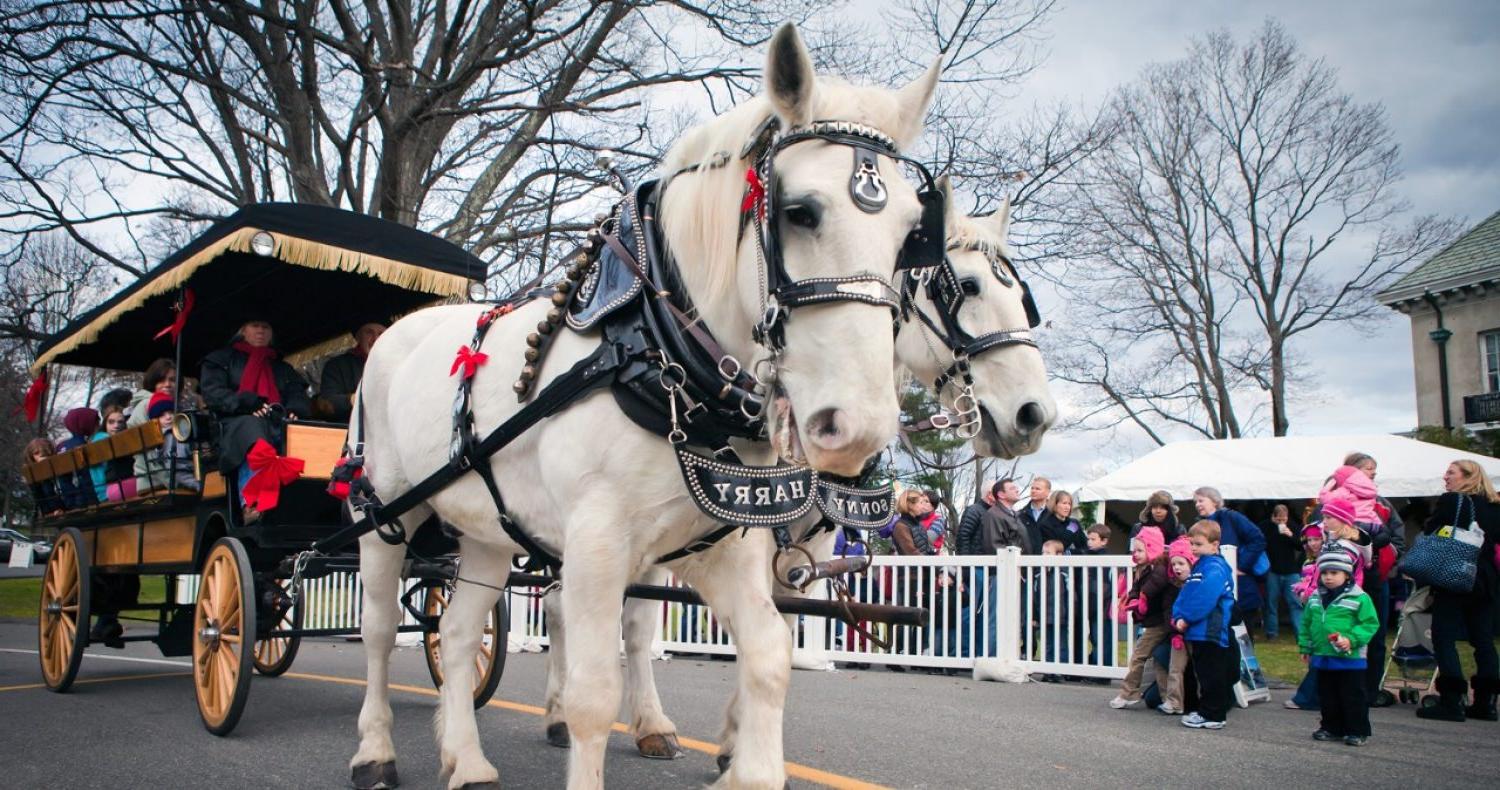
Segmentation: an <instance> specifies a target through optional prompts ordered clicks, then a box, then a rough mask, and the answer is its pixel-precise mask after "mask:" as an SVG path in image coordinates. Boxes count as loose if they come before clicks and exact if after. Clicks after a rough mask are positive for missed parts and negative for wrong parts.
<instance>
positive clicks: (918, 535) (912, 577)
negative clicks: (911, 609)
mask: <svg viewBox="0 0 1500 790" xmlns="http://www.w3.org/2000/svg"><path fill="white" fill-rule="evenodd" d="M896 512H898V513H900V514H901V517H900V518H898V519H896V525H895V527H894V528H893V529H892V530H891V543H892V544H894V545H895V547H896V553H897V554H900V555H902V556H918V557H920V556H926V555H929V554H936V553H937V552H936V551H934V550H933V548H932V543H931V542H930V541H928V540H927V530H926V529H924V528H923V527H922V519H923V518H925V517H926V516H927V515H928V514H929V513H931V512H932V503H931V502H930V501H928V499H927V495H926V494H924V493H922V492H921V491H918V490H916V489H915V488H908V489H907V490H905V491H902V492H901V496H900V497H899V498H898V499H897V500H896ZM930 570H931V569H930V568H907V569H906V584H905V590H904V592H903V595H904V598H903V599H902V600H901V601H899V602H898V603H900V604H901V605H902V606H921V605H922V602H921V598H922V591H923V590H925V589H926V588H927V583H926V582H927V579H926V574H927V572H928V571H930ZM906 631H907V635H906V639H905V642H906V644H905V649H904V650H903V651H902V652H905V653H908V654H911V655H915V654H917V653H920V652H921V651H922V642H924V641H925V640H926V629H919V628H908V629H906ZM896 644H897V645H898V646H900V644H901V642H900V640H898V641H897V643H896ZM892 669H895V667H894V666H893V667H892ZM896 671H905V668H904V667H903V668H901V669H897V670H896Z"/></svg>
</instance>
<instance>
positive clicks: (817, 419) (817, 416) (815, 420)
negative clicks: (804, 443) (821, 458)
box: [807, 408, 854, 452]
mask: <svg viewBox="0 0 1500 790" xmlns="http://www.w3.org/2000/svg"><path fill="white" fill-rule="evenodd" d="M807 440H808V442H810V443H811V444H813V445H815V446H816V447H817V448H818V449H819V450H824V451H827V452H836V451H838V450H842V449H844V448H845V447H847V446H849V443H850V442H851V441H853V440H854V435H853V432H852V431H850V430H849V417H848V415H846V414H844V411H843V409H832V408H830V409H819V410H818V411H817V412H816V413H814V414H813V416H812V417H811V418H810V419H809V420H808V421H807Z"/></svg>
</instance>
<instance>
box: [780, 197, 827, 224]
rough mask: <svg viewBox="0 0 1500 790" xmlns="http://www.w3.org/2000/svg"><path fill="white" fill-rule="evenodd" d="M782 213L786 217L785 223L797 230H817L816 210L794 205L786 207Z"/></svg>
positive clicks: (797, 204)
mask: <svg viewBox="0 0 1500 790" xmlns="http://www.w3.org/2000/svg"><path fill="white" fill-rule="evenodd" d="M782 213H783V214H785V215H786V221H787V222H790V223H792V224H793V225H796V226H797V227H799V228H807V229H808V230H817V229H818V210H817V209H816V208H814V207H812V206H809V205H806V204H802V203H795V204H793V205H790V206H787V207H786V209H785V210H784V211H782Z"/></svg>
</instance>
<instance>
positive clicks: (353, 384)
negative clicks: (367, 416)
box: [318, 321, 386, 422]
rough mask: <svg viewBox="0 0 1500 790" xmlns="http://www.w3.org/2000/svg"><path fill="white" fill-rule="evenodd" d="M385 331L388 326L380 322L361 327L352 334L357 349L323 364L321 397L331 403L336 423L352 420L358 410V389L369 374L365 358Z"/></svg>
mask: <svg viewBox="0 0 1500 790" xmlns="http://www.w3.org/2000/svg"><path fill="white" fill-rule="evenodd" d="M385 329H386V326H385V324H384V323H381V322H379V321H367V322H365V323H363V324H360V325H359V326H357V327H355V328H354V330H353V331H352V332H350V334H351V335H353V336H354V347H353V348H351V349H349V350H348V351H345V352H344V353H342V354H340V355H338V356H336V357H334V358H333V359H330V360H328V362H327V364H325V365H323V375H322V377H321V380H320V381H319V387H318V396H319V397H321V398H323V399H324V400H326V401H328V404H329V406H331V407H332V409H333V412H332V414H331V415H330V416H331V417H332V418H333V419H334V420H337V421H338V422H348V421H349V413H350V412H351V411H352V410H353V408H354V404H353V400H352V399H353V397H354V390H355V388H357V387H358V386H359V380H360V378H362V377H363V376H364V374H365V359H366V358H368V357H369V356H370V349H371V348H373V347H374V346H375V341H376V340H378V339H380V335H381V333H383V332H385Z"/></svg>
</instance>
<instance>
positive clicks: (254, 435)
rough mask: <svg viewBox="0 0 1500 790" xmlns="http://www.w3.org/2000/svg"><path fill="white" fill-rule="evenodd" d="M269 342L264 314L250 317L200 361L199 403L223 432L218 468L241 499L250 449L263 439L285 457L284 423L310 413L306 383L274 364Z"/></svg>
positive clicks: (247, 477) (251, 512)
mask: <svg viewBox="0 0 1500 790" xmlns="http://www.w3.org/2000/svg"><path fill="white" fill-rule="evenodd" d="M274 338H275V334H274V331H273V330H272V328H271V324H270V323H269V322H267V321H266V320H265V314H264V313H260V312H252V313H250V314H249V316H248V319H247V320H246V321H245V323H244V324H243V325H241V326H240V330H239V332H238V333H236V334H235V336H234V338H233V339H232V340H231V342H230V345H229V347H228V348H221V349H219V350H218V351H215V352H213V353H211V354H209V355H208V356H206V357H204V358H203V375H202V376H201V377H200V381H201V385H202V388H203V399H204V401H206V402H207V403H208V408H209V409H210V410H211V411H213V412H214V414H215V415H217V416H218V418H219V421H220V427H221V429H222V430H221V433H220V443H219V468H220V470H221V471H223V472H224V473H225V474H235V475H237V476H238V478H237V479H238V480H239V490H240V491H241V496H242V497H243V492H244V489H245V483H247V482H249V480H250V476H251V472H252V470H251V469H250V467H249V465H248V464H247V463H246V462H245V457H246V455H247V454H248V453H249V452H250V448H251V447H253V446H255V443H256V442H257V441H259V440H262V439H263V440H265V441H266V443H267V444H269V445H271V446H272V447H273V448H275V449H276V451H277V452H278V453H281V452H285V451H286V426H285V421H287V420H297V419H301V418H303V417H306V416H307V415H308V413H309V412H310V411H311V409H312V403H311V401H310V400H309V399H308V397H307V382H306V381H305V380H303V378H302V377H301V376H299V375H297V371H296V370H294V369H293V368H292V366H291V365H288V364H287V363H285V362H283V361H281V360H280V359H277V358H276V356H277V355H276V350H275V348H274V347H273V346H272V342H273V340H274ZM259 517H260V514H259V513H257V512H254V510H253V509H247V511H246V512H245V519H246V521H247V522H248V521H253V520H255V519H257V518H259Z"/></svg>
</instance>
